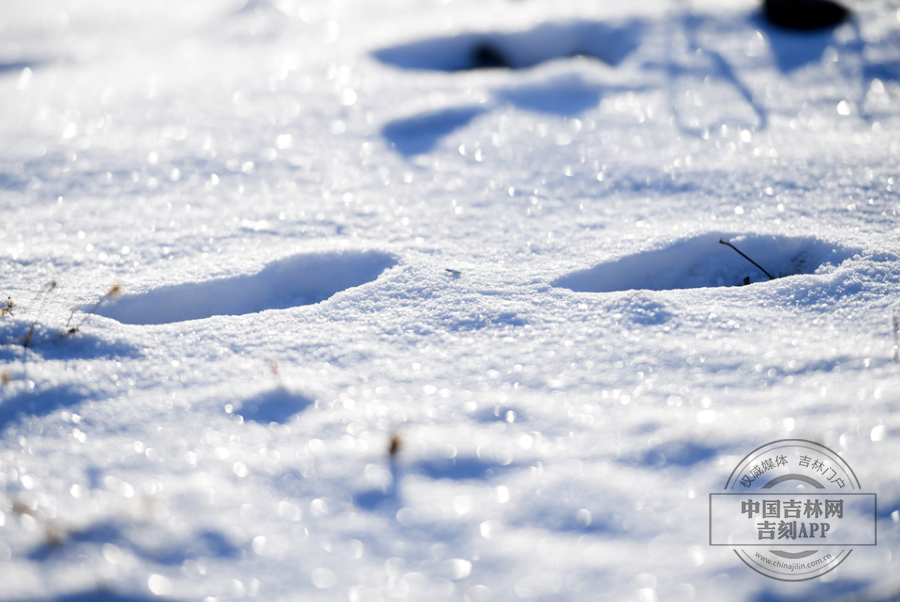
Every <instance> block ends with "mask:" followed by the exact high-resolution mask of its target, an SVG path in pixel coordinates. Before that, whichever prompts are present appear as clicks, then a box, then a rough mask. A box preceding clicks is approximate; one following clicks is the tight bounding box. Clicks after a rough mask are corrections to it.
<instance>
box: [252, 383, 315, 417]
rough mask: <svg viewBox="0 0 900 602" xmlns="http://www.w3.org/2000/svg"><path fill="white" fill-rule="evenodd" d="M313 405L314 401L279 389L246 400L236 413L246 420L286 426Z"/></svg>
mask: <svg viewBox="0 0 900 602" xmlns="http://www.w3.org/2000/svg"><path fill="white" fill-rule="evenodd" d="M312 404H313V400H312V399H309V398H308V397H304V396H303V395H300V394H298V393H291V392H290V391H288V390H287V389H285V388H283V387H278V388H277V389H273V390H271V391H267V392H265V393H262V394H260V395H257V396H255V397H251V398H249V399H247V400H245V401H244V402H242V403H241V407H240V408H238V409H237V410H236V412H237V413H238V414H240V415H241V416H243V417H244V420H252V421H253V422H259V423H260V424H269V423H270V422H277V423H278V424H285V423H286V422H288V421H289V420H290V419H291V418H292V417H293V416H295V415H297V414H299V413H300V412H302V411H303V410H305V409H306V408H307V407H309V406H310V405H312Z"/></svg>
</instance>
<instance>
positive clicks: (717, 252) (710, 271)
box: [552, 232, 857, 293]
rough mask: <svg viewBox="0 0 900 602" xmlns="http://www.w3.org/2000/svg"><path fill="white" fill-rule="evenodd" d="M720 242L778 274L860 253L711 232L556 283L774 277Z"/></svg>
mask: <svg viewBox="0 0 900 602" xmlns="http://www.w3.org/2000/svg"><path fill="white" fill-rule="evenodd" d="M720 240H724V241H726V242H732V243H734V245H735V246H736V247H737V248H738V249H740V250H741V251H742V252H743V253H744V254H745V255H747V256H748V257H750V258H751V259H753V260H754V261H755V262H756V263H758V264H759V265H760V266H762V267H763V268H764V269H765V270H766V271H767V272H769V273H770V274H771V275H772V276H774V277H775V278H783V277H785V276H795V275H798V274H812V273H815V272H816V270H818V269H819V267H821V266H823V265H826V264H830V265H838V264H840V263H841V262H843V261H844V260H845V259H847V258H849V257H850V256H852V255H853V254H854V253H855V252H857V250H856V249H849V248H845V247H843V246H840V245H835V244H832V243H829V242H826V241H823V240H819V239H817V238H815V237H787V236H774V235H757V234H750V235H744V236H738V235H735V234H728V233H722V232H711V233H709V234H703V235H701V236H695V237H693V238H688V239H685V240H680V241H677V242H675V243H673V244H670V245H668V246H666V247H665V248H662V249H657V250H653V251H645V252H643V253H638V254H636V255H629V256H626V257H622V258H620V259H616V260H614V261H607V262H603V263H601V264H598V265H596V266H594V267H592V268H589V269H586V270H579V271H577V272H572V273H570V274H567V275H565V276H562V277H561V278H558V279H556V280H555V281H554V282H553V283H552V284H553V286H557V287H562V288H568V289H572V290H573V291H576V292H583V293H610V292H615V291H627V290H635V289H641V290H655V291H666V290H674V289H688V288H705V287H718V286H740V285H742V284H744V283H745V279H746V278H748V277H749V278H750V284H754V283H757V282H765V281H768V277H766V275H765V274H763V273H762V271H761V270H760V269H759V268H757V267H755V266H754V265H753V264H751V263H750V262H749V261H747V260H746V259H744V258H743V257H741V256H740V255H739V254H738V253H736V252H735V251H734V249H731V248H729V247H728V246H726V245H723V244H720V243H719V241H720Z"/></svg>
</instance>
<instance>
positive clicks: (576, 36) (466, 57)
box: [373, 20, 643, 71]
mask: <svg viewBox="0 0 900 602" xmlns="http://www.w3.org/2000/svg"><path fill="white" fill-rule="evenodd" d="M642 30H643V25H642V24H641V22H640V21H636V20H632V21H628V22H625V23H623V24H621V25H618V26H615V25H610V24H608V23H603V22H599V21H580V22H572V23H544V24H542V25H539V26H538V27H535V28H534V29H532V30H530V31H523V32H515V33H499V32H495V33H464V34H459V35H456V36H452V37H442V38H432V39H427V40H420V41H417V42H411V43H409V44H403V45H400V46H393V47H390V48H383V49H381V50H377V51H375V52H374V53H373V54H374V56H375V58H377V59H379V60H380V61H382V62H384V63H388V64H390V65H394V66H397V67H401V68H403V69H415V70H433V71H468V70H472V69H494V68H507V69H527V68H528V67H533V66H534V65H537V64H539V63H543V62H546V61H551V60H553V59H558V58H565V57H572V56H579V55H581V56H589V57H593V58H597V59H600V60H601V61H603V62H605V63H608V64H610V65H613V66H615V65H618V64H619V63H621V62H622V61H623V60H625V58H626V57H627V56H628V55H629V54H631V53H632V52H633V51H634V50H635V49H636V48H637V47H638V45H639V44H640V38H641V33H642Z"/></svg>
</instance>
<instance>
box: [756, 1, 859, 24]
mask: <svg viewBox="0 0 900 602" xmlns="http://www.w3.org/2000/svg"><path fill="white" fill-rule="evenodd" d="M763 10H764V12H765V15H766V18H767V19H768V20H769V21H770V22H771V23H773V24H774V25H778V26H780V27H784V28H786V29H799V30H804V31H809V30H813V29H824V28H826V27H833V26H835V25H837V24H838V23H840V22H841V21H843V20H844V19H846V18H847V15H848V14H849V11H848V10H847V9H846V8H844V7H843V6H841V5H840V4H836V3H834V2H832V1H831V0H765V2H764V8H763Z"/></svg>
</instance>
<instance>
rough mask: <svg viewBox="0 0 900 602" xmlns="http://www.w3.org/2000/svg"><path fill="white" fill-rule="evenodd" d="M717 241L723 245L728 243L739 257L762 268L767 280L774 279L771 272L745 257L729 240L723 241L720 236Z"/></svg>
mask: <svg viewBox="0 0 900 602" xmlns="http://www.w3.org/2000/svg"><path fill="white" fill-rule="evenodd" d="M719 242H720V243H721V244H723V245H728V246H729V247H731V248H732V249H734V250H735V251H737V252H738V254H739V255H740V256H741V257H743V258H744V259H746V260H747V261H749V262H750V263H752V264H753V265H755V266H756V267H758V268H759V269H760V270H762V273H763V274H765V275H766V276H768V277H769V280H775V277H774V276H773V275H772V274H770V273H769V272H767V271H765V270H763V268H762V266H761V265H759V264H758V263H756V262H755V261H753V260H752V259H750V258H749V257H747V256H746V255H744V254H743V253H741V251H740V250H739V249H738V248H737V247H736V246H734V245H733V244H731V243H730V242H725V241H724V240H722V239H721V238H720V239H719Z"/></svg>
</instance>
